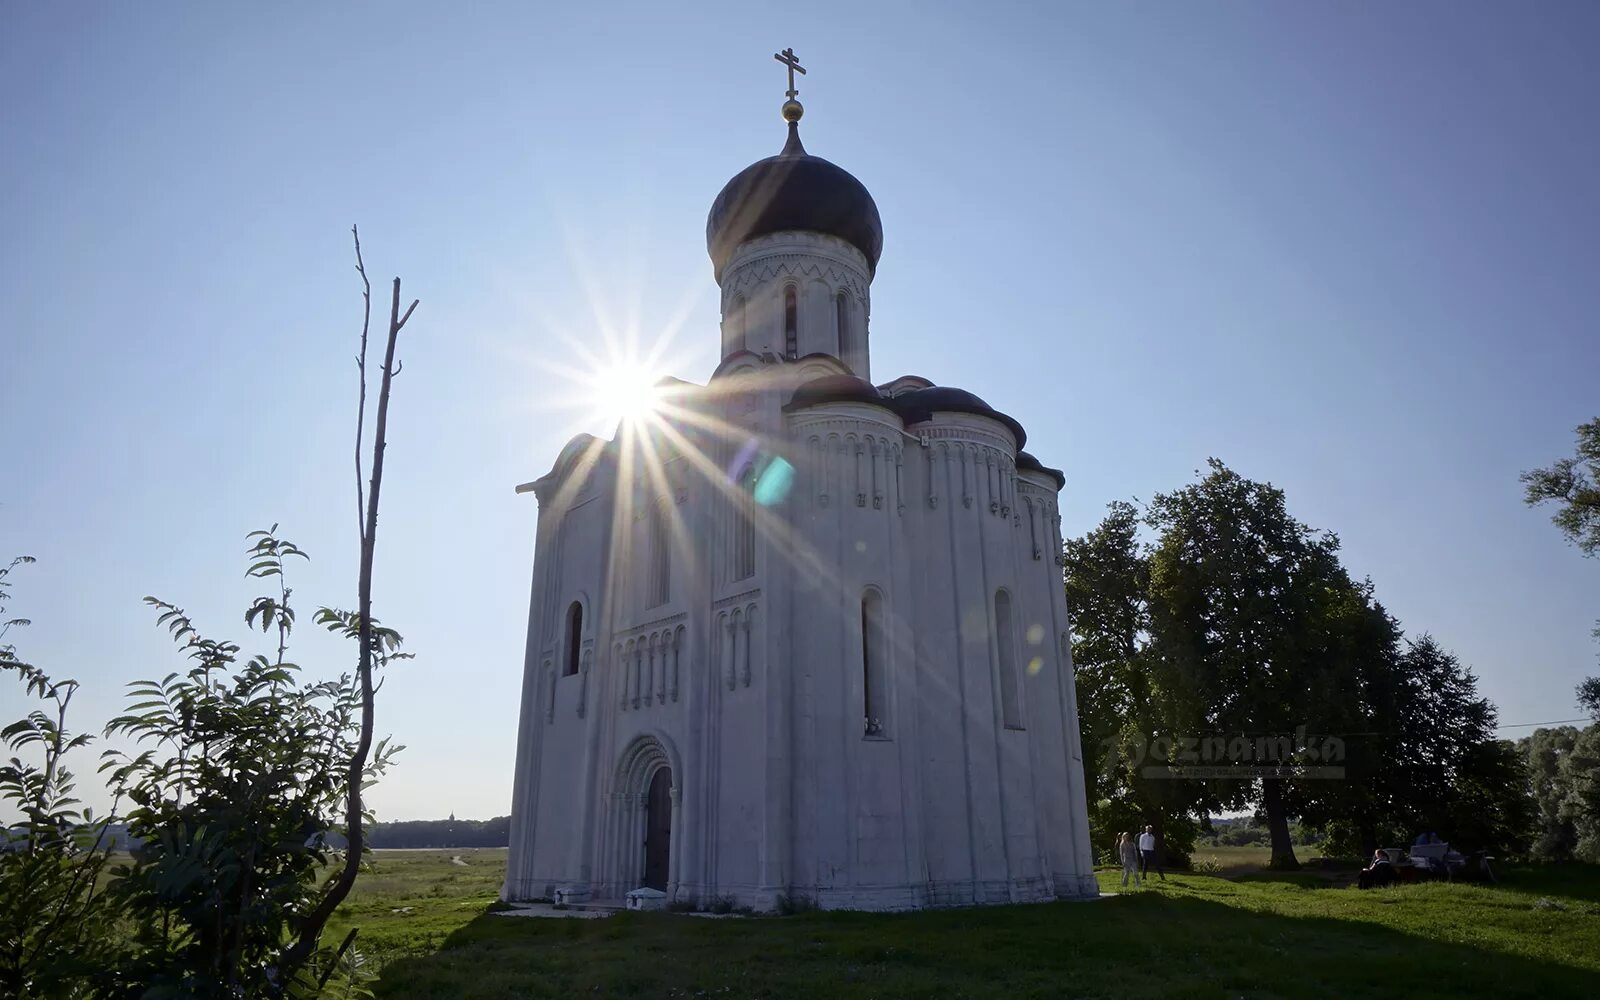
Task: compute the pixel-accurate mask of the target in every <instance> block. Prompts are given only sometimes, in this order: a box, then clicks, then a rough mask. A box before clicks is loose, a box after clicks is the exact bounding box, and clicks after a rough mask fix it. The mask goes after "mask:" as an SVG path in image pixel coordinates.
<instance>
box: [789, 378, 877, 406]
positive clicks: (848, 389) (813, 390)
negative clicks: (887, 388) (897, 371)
mask: <svg viewBox="0 0 1600 1000" xmlns="http://www.w3.org/2000/svg"><path fill="white" fill-rule="evenodd" d="M824 403H871V404H872V405H874V406H884V405H886V404H885V402H884V398H883V394H882V393H880V392H879V391H878V387H877V386H875V385H873V384H872V383H871V382H868V381H867V380H866V379H864V378H856V377H855V376H854V375H824V376H822V377H821V378H814V379H812V380H811V381H809V382H807V383H806V384H805V385H802V386H801V387H800V388H798V389H796V390H795V391H794V396H793V397H791V398H790V400H789V402H788V404H787V405H786V406H785V407H784V409H786V410H801V409H804V408H806V407H808V406H821V405H823V404H824Z"/></svg>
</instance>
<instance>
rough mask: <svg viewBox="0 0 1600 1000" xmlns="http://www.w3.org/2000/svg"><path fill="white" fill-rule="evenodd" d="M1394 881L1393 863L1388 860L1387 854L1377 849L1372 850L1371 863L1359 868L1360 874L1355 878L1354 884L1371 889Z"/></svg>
mask: <svg viewBox="0 0 1600 1000" xmlns="http://www.w3.org/2000/svg"><path fill="white" fill-rule="evenodd" d="M1393 881H1394V865H1393V864H1392V863H1390V861H1389V855H1388V854H1386V853H1384V851H1383V850H1381V849H1379V850H1376V851H1373V852H1372V864H1370V865H1368V866H1367V867H1366V868H1363V869H1361V874H1360V875H1359V876H1358V877H1357V879H1356V884H1357V885H1358V886H1359V887H1360V888H1362V889H1371V888H1374V887H1376V886H1382V885H1388V884H1389V883H1391V882H1393Z"/></svg>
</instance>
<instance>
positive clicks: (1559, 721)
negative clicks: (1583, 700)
mask: <svg viewBox="0 0 1600 1000" xmlns="http://www.w3.org/2000/svg"><path fill="white" fill-rule="evenodd" d="M1588 721H1589V720H1588V719H1554V720H1552V721H1550V722H1517V723H1513V724H1511V725H1509V726H1495V727H1494V728H1495V729H1496V730H1497V731H1498V730H1501V729H1527V728H1529V727H1531V726H1564V725H1566V724H1567V723H1569V722H1588Z"/></svg>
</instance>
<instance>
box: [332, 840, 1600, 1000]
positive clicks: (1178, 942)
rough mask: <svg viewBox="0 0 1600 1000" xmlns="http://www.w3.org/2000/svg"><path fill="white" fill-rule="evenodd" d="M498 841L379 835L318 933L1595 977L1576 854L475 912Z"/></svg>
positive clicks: (1552, 984) (630, 991)
mask: <svg viewBox="0 0 1600 1000" xmlns="http://www.w3.org/2000/svg"><path fill="white" fill-rule="evenodd" d="M1204 853H1205V852H1201V856H1204ZM1218 853H1219V854H1220V850H1219V852H1218ZM453 854H459V855H461V857H462V859H463V860H464V861H467V862H468V865H467V866H465V867H463V866H460V865H453V864H451V863H450V861H449V859H450V856H451V855H453ZM504 859H505V852H504V851H476V852H474V851H415V852H411V851H380V852H377V855H376V858H375V861H374V871H372V872H371V873H369V874H367V875H364V876H363V877H362V880H361V881H360V882H358V883H357V888H356V891H355V893H354V894H353V896H352V899H351V901H350V902H349V904H347V906H346V907H345V908H343V909H342V910H341V913H340V916H339V920H340V921H341V922H342V923H341V926H340V927H336V928H332V930H333V931H334V932H335V933H336V934H341V935H342V933H343V927H346V926H349V925H350V924H351V923H356V924H359V925H360V926H361V928H362V930H361V935H360V937H359V939H358V941H359V942H360V945H361V947H362V948H363V949H364V951H365V952H366V953H367V955H368V956H369V957H370V958H372V959H375V960H377V962H378V963H379V964H380V965H381V967H382V970H383V972H382V978H381V979H380V980H379V982H378V993H379V996H380V997H395V998H399V997H438V998H445V997H450V998H456V997H467V998H478V997H558V996H560V997H568V996H579V995H581V996H614V997H626V996H635V997H708V998H716V997H773V998H780V997H812V996H826V997H840V998H868V997H880V998H882V997H940V998H943V997H1003V998H1006V1000H1015V998H1022V997H1054V996H1118V997H1121V996H1136V997H1166V996H1172V997H1178V996H1184V997H1277V996H1307V995H1318V996H1330V995H1336V996H1341V997H1384V996H1393V997H1401V996H1415V995H1418V994H1427V995H1454V996H1494V997H1501V996H1527V997H1535V996H1537V997H1548V996H1583V995H1590V996H1593V995H1600V869H1594V868H1565V869H1542V870H1541V869H1529V870H1518V871H1510V872H1506V873H1504V875H1503V884H1502V885H1501V886H1498V887H1482V886H1469V885H1448V884H1442V883H1433V884H1426V885H1412V886H1399V887H1395V888H1390V889H1384V890H1374V891H1369V892H1361V891H1359V890H1356V889H1353V888H1348V887H1344V886H1342V885H1340V884H1339V880H1337V879H1330V878H1329V877H1328V876H1327V875H1326V874H1315V873H1312V874H1306V873H1295V874H1292V875H1278V874H1276V873H1269V872H1264V871H1259V870H1251V864H1252V863H1251V861H1250V860H1249V859H1243V858H1230V859H1229V861H1230V862H1237V863H1236V864H1233V865H1231V866H1230V867H1229V868H1228V872H1229V875H1228V877H1215V876H1202V875H1175V874H1169V875H1168V876H1167V880H1166V881H1165V882H1164V883H1163V882H1161V881H1159V880H1157V882H1156V883H1155V885H1154V887H1152V888H1146V889H1143V890H1141V891H1138V892H1130V893H1127V894H1124V895H1119V896H1116V897H1114V898H1110V899H1105V900H1102V901H1100V902H1093V903H1052V904H1041V905H1031V906H1007V907H984V908H975V909H962V910H942V911H935V912H925V913H910V914H864V913H810V914H804V915H800V916H793V917H757V918H751V919H744V920H738V919H731V920H704V919H699V918H696V917H689V916H680V915H676V914H658V913H652V914H636V913H625V914H619V915H617V916H614V917H611V918H609V919H605V920H548V919H532V918H518V917H499V916H492V915H488V914H486V913H485V912H484V911H485V909H486V907H487V906H488V905H489V904H490V903H491V902H492V901H493V899H494V894H495V892H496V890H497V889H498V887H499V879H500V876H501V873H502V871H503V866H504ZM1302 860H1303V861H1304V860H1306V858H1305V856H1302ZM1256 864H1257V867H1259V863H1258V862H1257V863H1256ZM1119 877H1120V873H1117V872H1113V871H1110V870H1106V871H1103V872H1102V873H1101V875H1100V879H1101V886H1102V888H1104V889H1106V890H1108V891H1115V890H1116V889H1117V886H1116V882H1117V881H1118V879H1119ZM1541 898H1545V899H1549V900H1554V901H1555V902H1557V903H1558V904H1559V905H1561V906H1563V907H1565V909H1546V908H1539V907H1536V906H1535V905H1534V904H1535V902H1536V901H1537V900H1539V899H1541ZM397 910H398V911H400V912H395V911H397ZM335 940H337V937H335Z"/></svg>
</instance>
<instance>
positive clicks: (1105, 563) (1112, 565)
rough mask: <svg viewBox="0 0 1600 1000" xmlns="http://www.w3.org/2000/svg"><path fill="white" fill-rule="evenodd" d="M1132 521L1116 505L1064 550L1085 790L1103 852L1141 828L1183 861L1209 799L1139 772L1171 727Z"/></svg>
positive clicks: (1198, 790) (1185, 784) (1196, 787)
mask: <svg viewBox="0 0 1600 1000" xmlns="http://www.w3.org/2000/svg"><path fill="white" fill-rule="evenodd" d="M1139 522H1140V515H1139V510H1138V508H1137V507H1136V506H1134V505H1133V504H1132V503H1128V502H1126V501H1115V502H1113V503H1112V504H1110V505H1109V507H1108V509H1107V514H1106V517H1105V520H1103V521H1102V522H1101V523H1100V524H1099V526H1097V527H1096V528H1094V529H1093V530H1092V531H1090V532H1089V533H1087V534H1086V535H1084V536H1083V537H1082V538H1075V539H1070V540H1068V541H1067V542H1066V544H1065V546H1064V555H1065V567H1066V572H1065V581H1066V594H1067V607H1068V609H1069V610H1070V611H1071V614H1072V662H1073V668H1074V670H1075V672H1076V675H1077V684H1078V705H1079V736H1080V739H1081V741H1082V744H1083V760H1084V784H1085V789H1086V791H1087V798H1088V803H1089V821H1090V828H1091V831H1092V834H1093V837H1094V840H1095V842H1096V844H1097V846H1098V847H1099V849H1100V850H1101V851H1102V852H1110V851H1111V850H1112V845H1113V844H1114V843H1115V840H1116V835H1117V834H1118V833H1119V832H1131V831H1134V830H1137V829H1139V828H1140V827H1143V826H1145V825H1147V824H1148V825H1151V826H1154V827H1155V828H1156V830H1157V832H1158V834H1159V835H1160V839H1161V843H1162V847H1163V849H1164V851H1165V853H1166V855H1167V858H1168V861H1169V862H1171V863H1182V861H1183V859H1184V858H1185V857H1186V856H1187V854H1188V852H1189V850H1190V849H1191V848H1192V847H1193V842H1194V830H1195V824H1194V823H1192V822H1189V821H1187V818H1188V817H1189V816H1191V815H1192V814H1194V813H1195V812H1198V811H1201V810H1202V809H1203V806H1204V804H1205V803H1206V802H1207V801H1209V800H1208V799H1206V798H1205V788H1204V786H1203V785H1200V784H1198V783H1196V782H1192V781H1184V780H1170V779H1168V778H1165V777H1164V776H1162V774H1161V770H1162V769H1161V768H1160V767H1159V763H1164V762H1158V766H1157V768H1156V771H1155V772H1154V773H1155V774H1156V775H1157V776H1156V777H1154V778H1152V777H1149V776H1147V773H1146V770H1145V767H1144V765H1145V764H1146V763H1147V762H1148V758H1149V748H1150V745H1151V744H1152V742H1154V740H1155V739H1156V738H1157V737H1158V736H1159V735H1160V734H1162V733H1169V732H1170V731H1171V729H1172V725H1171V719H1170V718H1169V711H1168V709H1169V705H1168V703H1167V700H1166V699H1165V698H1164V697H1163V692H1162V691H1160V690H1159V689H1158V688H1157V687H1156V686H1155V684H1154V678H1153V677H1152V675H1151V673H1150V671H1149V669H1148V666H1149V665H1148V663H1147V662H1146V650H1147V649H1148V646H1149V642H1150V635H1149V621H1150V613H1149V587H1150V568H1149V557H1148V554H1147V553H1146V552H1145V551H1144V550H1143V548H1142V547H1141V545H1140V543H1139V539H1138V534H1139Z"/></svg>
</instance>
